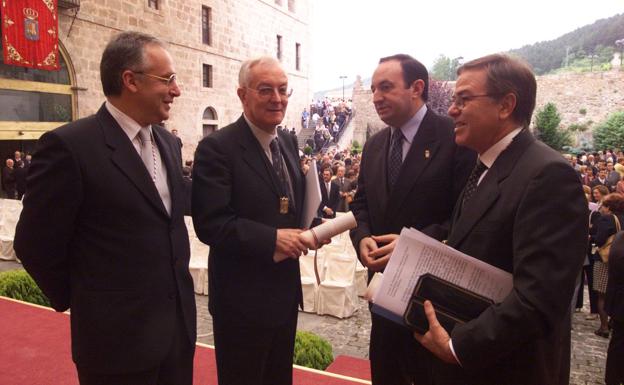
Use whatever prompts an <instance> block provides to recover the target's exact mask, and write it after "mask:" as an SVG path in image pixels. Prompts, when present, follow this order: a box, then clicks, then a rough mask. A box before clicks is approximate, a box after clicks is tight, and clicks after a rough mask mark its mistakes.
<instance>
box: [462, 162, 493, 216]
mask: <svg viewBox="0 0 624 385" xmlns="http://www.w3.org/2000/svg"><path fill="white" fill-rule="evenodd" d="M487 169H488V167H487V166H486V165H485V164H483V163H481V160H477V164H476V165H475V167H474V168H473V169H472V173H471V174H470V177H469V178H468V182H466V187H465V192H464V198H463V200H462V208H463V207H464V206H465V205H466V203H467V202H468V201H469V200H470V198H472V195H473V194H474V193H475V191H477V183H478V182H479V178H480V177H481V175H482V174H483V173H484V172H485V170H487Z"/></svg>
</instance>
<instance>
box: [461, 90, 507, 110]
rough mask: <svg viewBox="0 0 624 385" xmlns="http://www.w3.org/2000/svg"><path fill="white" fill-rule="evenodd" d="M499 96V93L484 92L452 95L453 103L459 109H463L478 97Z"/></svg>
mask: <svg viewBox="0 0 624 385" xmlns="http://www.w3.org/2000/svg"><path fill="white" fill-rule="evenodd" d="M496 96H499V94H482V95H453V96H451V105H454V106H455V107H456V108H457V109H458V110H461V109H463V108H464V106H465V105H466V102H469V101H471V100H473V99H476V98H492V97H496Z"/></svg>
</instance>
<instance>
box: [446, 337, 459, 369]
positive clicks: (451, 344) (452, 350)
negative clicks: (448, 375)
mask: <svg viewBox="0 0 624 385" xmlns="http://www.w3.org/2000/svg"><path fill="white" fill-rule="evenodd" d="M448 344H449V348H450V349H451V353H453V357H455V360H456V361H457V363H458V364H459V366H462V363H461V361H459V358H457V354H455V349H453V340H452V339H449V343H448Z"/></svg>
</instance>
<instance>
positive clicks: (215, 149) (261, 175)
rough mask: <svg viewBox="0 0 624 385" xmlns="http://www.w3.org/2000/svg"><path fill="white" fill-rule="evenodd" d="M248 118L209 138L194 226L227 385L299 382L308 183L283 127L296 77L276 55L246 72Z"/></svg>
mask: <svg viewBox="0 0 624 385" xmlns="http://www.w3.org/2000/svg"><path fill="white" fill-rule="evenodd" d="M237 94H238V97H239V98H240V100H241V102H242V105H243V114H242V116H241V117H240V118H239V119H238V120H237V121H236V122H234V123H232V124H230V125H229V126H227V127H224V128H223V129H221V130H219V131H216V132H214V133H213V134H211V135H209V136H207V137H206V138H204V139H203V140H202V141H201V142H200V143H199V145H198V146H197V151H196V152H195V163H194V167H193V197H192V207H193V223H194V225H195V232H196V234H197V236H198V237H199V239H200V240H201V241H202V242H204V243H206V244H208V245H210V256H209V259H208V267H209V268H208V271H209V280H208V282H209V304H208V308H209V310H210V314H212V317H213V330H214V340H215V348H216V359H217V373H218V377H219V384H220V385H226V384H227V385H236V384H241V385H248V384H267V385H268V384H271V385H289V384H292V363H293V351H294V342H295V332H296V328H297V308H298V306H302V294H301V281H300V275H299V262H298V257H299V256H300V255H302V254H305V253H306V252H307V249H309V248H314V247H315V245H313V244H310V243H308V242H306V241H304V240H303V239H302V238H301V237H300V234H301V231H302V230H301V229H300V228H301V222H302V208H303V198H304V193H305V188H304V182H305V180H304V177H303V173H302V172H301V170H300V168H299V156H298V152H297V143H296V140H295V139H294V137H293V136H292V135H290V134H288V133H286V132H283V131H282V130H277V129H276V126H277V125H278V124H280V123H281V122H282V120H283V119H284V114H285V112H286V106H287V105H288V97H289V92H288V78H287V77H286V74H285V73H284V70H283V69H282V67H281V65H280V64H279V62H278V61H277V60H275V59H273V58H270V57H262V58H259V59H255V60H250V61H246V62H244V63H243V64H242V66H241V70H240V74H239V88H238V90H237Z"/></svg>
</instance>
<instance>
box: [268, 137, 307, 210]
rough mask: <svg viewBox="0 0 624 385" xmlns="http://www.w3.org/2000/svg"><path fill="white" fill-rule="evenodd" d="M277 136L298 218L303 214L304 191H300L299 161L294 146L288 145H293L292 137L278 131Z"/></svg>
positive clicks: (275, 178) (276, 181)
mask: <svg viewBox="0 0 624 385" xmlns="http://www.w3.org/2000/svg"><path fill="white" fill-rule="evenodd" d="M277 136H278V137H279V140H278V143H279V145H280V152H281V153H282V157H283V158H284V162H285V163H286V167H287V168H288V175H289V176H290V184H291V185H292V189H293V194H294V195H295V199H296V202H295V207H296V209H297V213H298V217H299V216H300V215H299V214H301V213H302V212H303V207H302V206H303V196H304V191H302V188H303V186H302V183H303V175H302V173H301V169H300V168H299V159H298V158H297V155H298V153H297V152H295V151H296V146H294V145H290V144H291V143H293V142H292V140H293V138H292V136H290V134H288V133H285V132H280V131H279V130H278V131H277ZM289 147H290V148H289ZM293 147H294V148H293ZM293 150H294V151H293ZM272 174H273V176H274V181H275V183H279V181H278V180H277V175H275V173H274V172H273V173H272Z"/></svg>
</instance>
